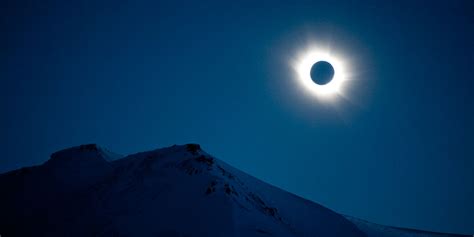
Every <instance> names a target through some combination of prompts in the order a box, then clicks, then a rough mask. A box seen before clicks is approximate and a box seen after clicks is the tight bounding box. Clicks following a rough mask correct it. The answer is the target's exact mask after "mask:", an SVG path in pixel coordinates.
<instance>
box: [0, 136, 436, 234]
mask: <svg viewBox="0 0 474 237" xmlns="http://www.w3.org/2000/svg"><path fill="white" fill-rule="evenodd" d="M0 187H1V189H2V195H1V197H0V210H1V211H0V234H1V235H2V236H164V237H168V236H197V237H200V236H249V237H253V236H255V237H257V236H345V237H350V236H354V237H359V236H383V237H385V236H387V237H388V236H444V235H440V234H434V233H428V232H420V231H404V232H403V231H401V230H397V229H394V228H389V227H387V228H385V229H384V228H382V227H381V226H377V225H371V224H370V223H367V224H364V223H365V222H363V221H360V220H357V219H355V218H346V217H344V216H342V215H340V214H337V213H335V212H333V211H331V210H329V209H327V208H325V207H323V206H321V205H318V204H316V203H314V202H311V201H308V200H305V199H303V198H300V197H298V196H295V195H293V194H291V193H288V192H286V191H283V190H281V189H278V188H276V187H274V186H271V185H269V184H266V183H264V182H262V181H260V180H258V179H256V178H254V177H251V176H249V175H247V174H245V173H243V172H241V171H239V170H236V169H234V168H232V167H231V166H229V165H227V164H225V163H224V162H222V161H220V160H218V159H216V158H214V157H212V156H210V155H209V154H207V153H206V152H204V151H203V150H201V148H200V146H199V145H196V144H188V145H184V146H172V147H168V148H164V149H158V150H154V151H149V152H143V153H138V154H134V155H129V156H127V157H124V158H122V157H119V156H117V155H114V154H113V153H111V152H108V151H106V150H105V149H102V148H100V147H98V146H96V145H83V146H79V147H73V148H70V149H66V150H63V151H59V152H56V153H54V154H53V155H52V156H51V159H50V160H48V161H47V162H46V163H44V164H43V165H40V166H36V167H29V168H23V169H19V170H15V171H12V172H9V173H5V174H2V175H1V176H0Z"/></svg>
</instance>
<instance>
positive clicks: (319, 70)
mask: <svg viewBox="0 0 474 237" xmlns="http://www.w3.org/2000/svg"><path fill="white" fill-rule="evenodd" d="M310 75H311V79H312V80H313V81H314V83H316V84H318V85H326V84H328V83H329V82H330V81H331V80H332V78H333V77H334V67H333V66H332V65H331V64H330V63H328V62H326V61H318V62H316V63H315V64H313V66H312V67H311V71H310Z"/></svg>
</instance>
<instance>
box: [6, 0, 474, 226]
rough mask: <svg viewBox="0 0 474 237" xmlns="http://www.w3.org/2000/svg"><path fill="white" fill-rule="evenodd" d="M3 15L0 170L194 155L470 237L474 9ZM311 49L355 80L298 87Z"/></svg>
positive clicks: (165, 6) (12, 10)
mask: <svg viewBox="0 0 474 237" xmlns="http://www.w3.org/2000/svg"><path fill="white" fill-rule="evenodd" d="M224 2H226V1H216V2H210V1H193V2H177V1H176V2H175V1H170V2H160V1H143V2H141V1H97V2H96V1H76V2H75V3H71V2H70V1H57V2H53V1H26V0H19V1H8V0H7V1H6V2H5V1H3V2H2V3H1V6H2V8H1V14H0V23H1V24H0V26H1V29H2V32H1V36H2V37H1V38H0V42H1V50H0V56H1V57H0V60H1V65H2V66H1V68H2V69H1V71H0V78H1V82H2V83H1V85H2V86H1V87H0V96H1V100H0V102H1V104H0V108H1V116H0V124H1V127H0V130H1V131H2V132H1V133H0V134H1V136H0V139H1V140H0V149H1V151H2V155H1V157H0V172H5V171H8V170H11V169H16V168H19V167H23V166H31V165H35V164H40V163H43V162H44V161H46V160H47V159H48V156H49V154H50V153H52V152H54V151H56V150H59V149H62V148H65V147H69V146H74V145H79V144H85V143H98V144H101V145H102V146H104V147H107V148H108V149H110V150H112V151H115V152H118V153H122V154H129V153H134V152H138V151H143V150H151V149H155V148H159V147H164V146H168V145H172V144H175V143H177V144H184V143H189V142H195V143H200V144H201V145H202V147H203V148H204V149H205V150H206V151H208V152H209V153H211V154H213V155H215V156H217V157H219V158H220V159H222V160H224V161H226V162H228V163H229V164H231V165H233V166H235V167H237V168H239V169H242V170H243V171H245V172H248V173H249V174H251V175H254V176H256V177H258V178H261V179H263V180H265V181H267V182H269V183H271V184H274V185H276V186H278V187H281V188H283V189H286V190H288V191H290V192H293V193H296V194H298V195H301V196H303V197H305V198H308V199H311V200H313V201H315V202H318V203H320V204H322V205H325V206H327V207H329V208H331V209H334V210H336V211H338V212H341V213H345V214H349V215H353V216H357V217H360V218H363V219H367V220H369V221H372V222H375V223H380V224H388V225H395V226H403V227H412V228H419V229H429V230H434V231H444V232H458V233H471V234H472V233H474V201H473V200H474V137H473V134H474V126H473V121H474V103H473V101H474V99H473V90H474V81H473V79H474V77H473V74H474V43H473V42H474V27H473V25H474V1H469V0H467V1H443V3H437V2H433V1H419V2H416V1H406V2H399V1H393V2H390V1H370V2H362V1H342V2H338V3H332V1H304V2H295V1H291V3H290V1H288V2H287V3H282V2H276V1H265V2H259V3H256V2H241V1H232V2H230V1H229V2H227V3H224ZM313 39H323V40H322V41H324V42H327V43H329V44H330V45H331V47H332V48H334V49H336V50H337V51H339V52H343V54H344V55H346V56H347V57H348V59H350V60H349V61H350V62H351V63H352V64H351V68H352V72H353V73H354V74H355V80H354V83H353V85H351V88H350V90H351V94H350V95H349V96H348V98H346V99H344V100H341V101H340V102H339V103H338V104H337V105H333V104H326V103H321V102H320V101H315V100H312V99H310V98H308V97H307V96H306V95H304V94H303V93H300V92H299V91H298V90H299V89H298V88H295V87H294V86H293V81H294V72H293V69H292V68H291V65H290V63H289V61H290V60H289V59H291V57H292V55H293V54H294V53H296V52H298V51H300V50H303V49H304V48H305V47H306V44H307V42H308V41H311V40H313Z"/></svg>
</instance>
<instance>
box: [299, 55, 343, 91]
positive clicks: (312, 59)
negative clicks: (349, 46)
mask: <svg viewBox="0 0 474 237" xmlns="http://www.w3.org/2000/svg"><path fill="white" fill-rule="evenodd" d="M319 61H326V62H328V63H330V64H331V65H332V66H333V68H334V77H333V78H332V80H331V81H330V82H329V83H328V84H326V85H318V84H316V83H315V82H314V81H313V80H312V78H311V74H310V72H311V67H312V66H313V64H315V63H316V62H319ZM292 66H293V68H294V70H295V72H296V79H297V80H298V81H299V83H300V84H301V85H302V87H304V88H305V89H306V90H307V91H308V92H310V93H311V94H312V95H314V96H317V97H318V98H321V99H334V98H336V97H338V96H343V97H344V91H343V89H344V88H343V86H344V84H345V82H347V81H348V80H349V78H348V71H347V68H346V65H345V62H344V61H343V60H342V59H341V57H340V56H336V55H334V53H331V52H330V50H329V49H321V48H317V47H311V48H310V49H309V50H306V51H304V52H302V53H301V54H300V55H299V56H298V57H297V58H296V60H294V62H293V63H292Z"/></svg>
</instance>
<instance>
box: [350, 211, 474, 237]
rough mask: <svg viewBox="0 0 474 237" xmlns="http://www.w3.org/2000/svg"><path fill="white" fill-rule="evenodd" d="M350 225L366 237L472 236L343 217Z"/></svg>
mask: <svg viewBox="0 0 474 237" xmlns="http://www.w3.org/2000/svg"><path fill="white" fill-rule="evenodd" d="M345 217H346V218H347V219H348V220H350V221H351V222H352V223H354V224H356V225H357V227H358V228H359V229H360V230H362V231H363V232H364V233H366V234H367V237H446V236H460V237H461V236H468V237H471V236H472V235H455V234H443V233H435V232H428V231H420V230H414V229H406V228H397V227H391V226H383V225H378V224H374V223H370V222H368V221H365V220H361V219H358V218H355V217H351V216H345Z"/></svg>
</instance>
